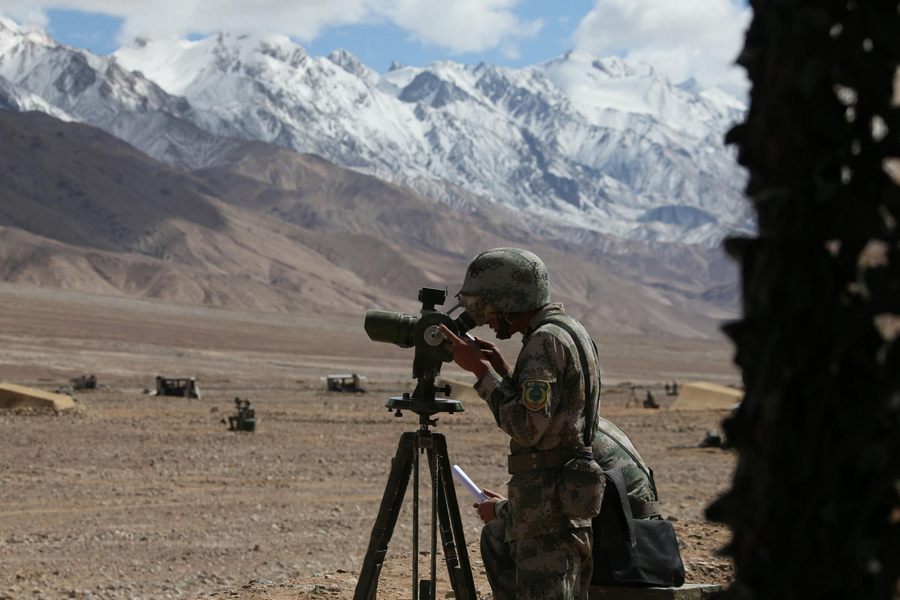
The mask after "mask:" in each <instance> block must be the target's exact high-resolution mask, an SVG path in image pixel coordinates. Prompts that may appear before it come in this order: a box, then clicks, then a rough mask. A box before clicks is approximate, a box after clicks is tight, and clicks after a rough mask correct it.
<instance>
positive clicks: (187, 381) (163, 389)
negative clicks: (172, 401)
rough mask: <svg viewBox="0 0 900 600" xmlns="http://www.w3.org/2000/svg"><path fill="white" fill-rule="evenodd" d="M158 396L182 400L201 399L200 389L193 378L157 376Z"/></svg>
mask: <svg viewBox="0 0 900 600" xmlns="http://www.w3.org/2000/svg"><path fill="white" fill-rule="evenodd" d="M156 395H157V396H180V397H182V398H196V399H198V400H199V399H200V388H199V387H198V386H197V380H196V379H195V378H193V377H163V376H162V375H157V376H156Z"/></svg>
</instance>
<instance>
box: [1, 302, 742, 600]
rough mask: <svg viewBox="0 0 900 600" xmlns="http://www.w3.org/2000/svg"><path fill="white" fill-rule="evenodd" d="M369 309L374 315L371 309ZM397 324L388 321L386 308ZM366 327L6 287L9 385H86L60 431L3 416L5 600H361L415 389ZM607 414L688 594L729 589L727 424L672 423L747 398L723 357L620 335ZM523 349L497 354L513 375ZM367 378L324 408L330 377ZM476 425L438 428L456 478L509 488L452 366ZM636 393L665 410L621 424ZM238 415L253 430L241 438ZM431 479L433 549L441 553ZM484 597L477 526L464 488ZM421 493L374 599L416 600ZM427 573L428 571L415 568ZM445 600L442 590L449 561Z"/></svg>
mask: <svg viewBox="0 0 900 600" xmlns="http://www.w3.org/2000/svg"><path fill="white" fill-rule="evenodd" d="M373 308H375V307H373ZM378 308H390V307H378ZM362 323H363V315H356V316H353V315H349V316H342V315H295V314H262V313H242V312H237V311H226V310H221V309H206V308H201V307H186V306H174V305H168V304H162V303H155V302H147V301H138V300H131V299H123V298H117V297H106V296H92V295H85V294H76V293H72V292H61V291H49V290H41V289H36V288H28V287H24V286H10V285H5V284H0V381H5V382H9V383H17V384H22V385H29V386H33V387H37V388H41V389H44V390H54V389H56V388H58V387H59V386H65V385H67V384H68V382H69V380H70V378H73V377H77V376H80V375H84V374H94V375H96V377H97V379H98V383H99V384H100V385H99V389H97V390H92V391H79V392H73V395H74V396H75V398H76V400H77V407H76V409H74V410H72V411H68V412H65V413H61V414H58V415H57V414H54V413H52V412H42V411H33V410H17V411H0V457H2V459H0V566H2V568H0V598H15V599H19V598H209V597H215V598H239V599H251V598H298V597H299V598H306V597H309V598H328V597H330V598H350V597H352V594H353V589H354V586H355V583H356V578H357V574H358V571H359V568H360V566H361V565H362V560H363V556H364V554H365V551H366V547H367V543H368V539H369V535H370V533H371V528H372V525H373V523H374V519H375V516H376V514H377V510H378V506H379V503H380V500H381V495H382V493H383V491H384V486H385V483H386V480H387V475H388V472H389V470H390V460H391V457H392V456H393V455H394V452H395V450H396V447H397V442H398V440H399V438H400V435H401V434H402V433H403V432H405V431H412V430H414V429H416V428H417V418H416V417H415V415H413V414H409V413H407V414H404V415H402V416H400V417H397V416H395V415H393V414H392V413H391V412H389V411H388V410H387V409H385V408H384V402H385V400H386V399H387V398H388V397H390V396H396V395H399V394H400V393H402V392H404V391H411V389H412V387H413V386H412V384H413V383H414V382H413V381H412V380H411V377H410V376H411V364H412V357H413V351H412V350H411V349H401V348H396V347H394V346H392V345H389V344H381V343H375V342H371V341H369V340H368V338H367V337H366V336H365V333H364V332H363V329H362ZM593 333H594V334H595V338H596V340H597V342H598V345H599V346H600V353H601V357H602V360H603V365H604V384H605V393H604V398H603V405H602V412H603V414H604V416H606V417H607V418H610V419H611V420H613V421H615V422H616V423H618V424H619V425H620V426H621V427H623V428H624V429H625V430H626V431H627V432H628V433H629V434H630V435H631V437H632V438H633V440H634V441H635V443H636V445H637V447H638V448H639V450H640V451H641V453H642V454H643V455H644V457H645V459H646V460H647V461H648V463H649V464H650V465H651V466H652V467H653V469H654V471H655V473H656V478H657V484H658V487H659V491H660V494H661V497H662V500H663V503H664V513H665V515H666V516H667V517H668V518H670V519H671V520H672V521H673V523H674V525H675V528H676V531H677V532H678V534H679V538H680V541H681V543H682V555H683V558H684V561H685V564H686V567H687V579H688V581H689V582H696V583H727V581H728V580H729V577H730V575H731V565H730V563H729V562H728V560H727V559H725V558H723V557H721V556H719V555H718V554H717V551H718V550H719V549H720V548H721V547H722V546H723V545H724V544H725V543H726V542H727V540H728V532H727V530H726V529H725V528H724V527H722V526H720V525H717V524H712V523H709V522H707V521H706V520H705V519H704V516H703V514H704V508H705V507H706V506H707V505H708V504H709V502H710V501H711V500H713V499H714V498H715V497H716V496H717V495H718V494H719V493H721V492H722V491H723V490H724V489H726V488H727V487H728V484H729V480H730V475H731V471H732V469H733V466H734V462H735V457H734V456H733V455H732V454H731V453H729V452H727V451H723V450H719V449H711V448H699V447H697V446H698V444H699V443H700V441H701V440H702V439H703V437H704V435H705V433H706V431H707V430H709V429H713V428H715V427H717V426H718V424H719V422H720V421H721V419H722V418H723V417H724V416H725V414H726V413H725V412H723V411H700V412H680V411H672V410H667V407H668V404H669V403H670V402H671V399H670V398H669V397H667V396H666V395H665V393H664V390H663V385H664V383H665V382H668V381H672V380H677V381H679V382H686V381H694V380H706V381H714V382H719V383H727V384H736V383H737V382H738V381H739V375H738V373H737V371H736V370H735V369H734V367H733V366H732V363H731V356H732V350H731V346H730V345H729V344H728V343H727V342H726V341H724V340H697V339H678V338H658V339H648V338H636V337H609V336H605V335H604V334H603V332H602V331H595V332H593ZM516 345H517V343H516V342H515V341H513V342H510V343H508V344H505V345H504V346H503V349H504V353H505V354H506V355H507V357H508V358H510V359H511V358H513V357H514V356H515V352H516ZM335 372H355V373H359V374H360V375H363V376H365V377H366V379H365V381H364V386H365V387H366V389H367V392H366V393H364V394H340V393H334V392H327V391H326V390H325V386H324V381H323V378H324V376H325V375H327V374H329V373H335ZM157 374H163V375H166V376H188V375H190V376H195V377H197V380H198V382H199V386H200V389H201V391H202V392H203V397H202V399H199V400H188V399H183V398H164V397H155V396H153V395H151V394H147V393H145V392H146V390H152V389H153V388H154V385H155V384H154V378H155V376H156V375H157ZM442 375H443V376H444V377H446V378H447V379H448V380H450V381H452V382H454V392H453V397H454V398H457V399H459V400H461V401H462V402H463V403H464V406H465V411H464V412H462V413H457V414H453V415H446V414H445V415H441V416H440V419H439V423H438V426H437V429H436V430H437V431H439V432H442V433H443V434H444V435H446V436H447V440H448V446H449V453H450V460H451V462H452V463H457V464H460V465H461V466H463V467H464V468H465V469H466V471H467V472H468V473H469V474H470V475H471V476H472V478H473V479H474V480H475V481H477V482H478V483H480V484H481V485H483V486H484V487H487V488H490V489H494V490H498V491H503V490H504V488H505V482H506V478H507V475H506V472H505V456H506V445H507V439H506V437H505V436H504V434H503V433H502V432H501V431H500V430H499V429H497V427H496V425H495V424H494V422H493V419H492V417H491V415H490V413H489V411H488V410H487V408H486V407H485V406H484V404H483V403H482V402H481V400H479V399H478V398H477V396H475V395H474V393H473V392H472V390H471V387H470V384H471V382H472V381H471V379H472V378H471V376H469V375H468V374H467V373H464V372H462V371H460V370H459V369H457V368H456V367H455V366H453V365H445V366H444V368H443V371H442ZM629 384H635V385H637V386H638V390H639V393H640V394H642V393H643V391H644V390H645V389H651V390H653V392H654V395H655V396H656V398H657V399H658V400H660V402H661V404H663V408H662V409H660V410H651V409H644V408H641V407H635V406H626V402H627V400H628V396H629V392H628V390H629ZM235 397H241V398H248V399H250V400H252V402H253V404H254V406H255V407H256V414H257V420H258V425H257V430H256V431H255V432H252V433H249V432H240V433H235V432H229V431H227V427H226V426H225V425H224V424H223V423H222V419H223V418H225V417H227V416H228V415H229V414H231V413H232V409H233V406H234V404H233V400H234V398H235ZM430 493H431V492H430V488H429V485H428V484H427V482H424V481H423V483H422V486H421V490H420V494H421V497H422V504H423V513H422V516H421V521H420V522H421V523H422V531H420V540H421V541H420V550H422V549H426V548H427V547H428V546H429V545H430V544H429V542H428V539H429V531H428V528H427V524H428V523H429V517H428V508H429V507H428V504H429V499H430ZM457 493H458V495H459V499H460V505H461V508H462V510H461V512H462V520H463V524H464V527H465V535H466V541H467V542H468V544H467V547H468V553H469V558H470V561H471V563H472V566H473V572H474V576H475V581H476V586H477V588H478V590H479V594H480V595H489V588H488V585H487V583H486V580H485V578H484V574H483V568H482V564H481V558H480V553H479V550H478V535H479V531H480V522H479V521H478V519H477V517H476V515H475V514H474V511H473V510H472V509H471V508H470V506H471V502H470V500H469V498H468V497H467V495H466V492H465V491H464V490H463V489H462V488H459V487H457ZM411 495H412V489H410V490H409V491H408V492H407V501H406V502H405V503H404V507H403V512H402V514H401V515H400V518H399V520H398V524H397V529H396V531H395V533H394V536H393V539H392V541H391V544H390V548H389V558H388V562H387V564H386V567H385V571H384V572H383V573H382V575H381V578H380V585H379V597H383V598H388V599H391V598H398V599H399V598H409V597H410V596H411V592H410V590H411V581H410V573H411V563H412V555H411V551H412V543H411V531H412V512H411V504H412V502H411V497H412V496H411ZM419 559H420V565H421V567H420V575H421V574H422V573H425V572H426V570H427V567H428V563H429V560H428V558H427V557H426V556H420V557H419ZM438 579H439V589H438V593H439V597H444V594H445V592H446V591H447V590H449V585H448V583H447V580H446V576H445V573H444V571H443V566H442V564H441V559H440V557H439V560H438Z"/></svg>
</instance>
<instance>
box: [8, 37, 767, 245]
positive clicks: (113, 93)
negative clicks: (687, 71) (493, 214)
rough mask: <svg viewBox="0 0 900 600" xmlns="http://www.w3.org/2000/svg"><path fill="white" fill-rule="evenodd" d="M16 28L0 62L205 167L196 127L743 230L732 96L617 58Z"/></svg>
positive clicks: (672, 228) (505, 194)
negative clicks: (385, 51)
mask: <svg viewBox="0 0 900 600" xmlns="http://www.w3.org/2000/svg"><path fill="white" fill-rule="evenodd" d="M22 31H23V30H22V29H21V28H14V24H13V25H12V26H6V25H4V26H3V28H2V29H0V44H4V46H0V48H5V49H4V50H2V51H0V75H2V76H4V77H6V78H7V79H8V80H9V81H10V82H11V83H12V84H14V85H15V86H17V88H18V89H20V90H24V91H26V92H28V93H30V94H34V95H35V96H37V97H40V98H42V99H43V100H44V101H45V102H47V104H48V105H50V106H53V107H56V108H59V109H61V110H64V111H66V112H68V113H69V114H71V115H73V116H75V117H76V118H78V119H80V120H83V121H84V122H87V123H90V124H93V125H96V126H99V127H101V128H104V129H106V130H107V131H110V132H112V133H114V134H115V135H118V136H119V137H122V138H123V139H126V140H127V141H129V142H130V143H132V144H134V145H136V146H137V147H139V148H141V149H144V150H145V151H146V152H148V153H150V154H151V155H152V156H154V157H156V158H159V159H161V160H165V161H169V162H170V163H171V164H178V165H181V166H190V167H191V168H199V167H203V166H209V165H211V164H215V163H216V161H218V160H220V157H221V148H222V144H221V143H220V141H216V140H215V139H213V138H217V139H219V140H221V137H223V136H227V137H236V138H241V139H246V140H255V141H263V142H270V143H273V144H276V145H279V146H283V147H287V148H290V149H293V150H297V151H300V152H307V153H314V154H318V155H320V156H322V157H324V158H326V159H328V160H330V161H332V162H335V163H337V164H339V165H342V166H346V167H351V168H354V169H357V170H359V171H363V172H366V173H369V174H374V175H376V176H378V177H380V178H382V179H386V180H389V181H391V182H394V183H399V184H403V185H407V186H410V187H413V188H414V189H416V190H417V191H419V192H422V193H424V194H426V195H427V196H430V197H432V198H436V199H439V200H441V201H442V202H444V203H446V204H447V205H449V206H451V207H472V206H477V205H483V204H485V203H497V204H498V205H503V206H507V207H512V208H515V209H516V210H519V211H522V212H523V214H525V215H528V216H529V218H537V219H539V220H540V222H542V223H548V224H549V223H555V224H561V225H563V226H565V227H573V228H576V229H580V230H590V231H594V232H601V233H604V234H612V235H616V236H621V237H624V238H631V239H641V240H658V241H677V242H687V243H705V244H712V243H717V242H718V241H719V240H720V239H721V238H722V237H724V236H725V235H727V234H728V233H729V232H731V231H734V230H746V229H747V228H748V227H750V226H751V224H750V222H749V218H748V216H747V215H748V214H749V209H748V208H747V207H746V206H745V203H744V200H743V194H742V188H743V185H744V180H745V175H744V173H743V172H742V171H741V170H740V168H739V167H738V166H737V164H736V162H735V160H734V157H733V155H732V153H731V152H729V151H728V149H726V148H725V146H724V144H723V141H722V139H723V136H724V133H725V131H726V130H727V129H728V128H729V127H730V125H731V124H732V123H733V122H735V121H737V120H738V119H739V118H740V116H741V108H740V103H739V102H738V101H737V100H735V99H729V98H728V97H727V96H726V95H724V94H723V93H722V92H721V91H717V90H703V91H700V92H697V91H696V90H692V89H687V88H686V87H685V86H681V87H679V86H675V85H673V84H672V83H671V82H669V81H668V80H667V79H666V78H665V77H663V76H662V75H660V74H658V73H656V72H655V71H654V70H653V69H652V68H651V67H649V66H647V65H642V64H640V63H635V62H632V61H626V60H623V59H621V58H618V57H605V58H604V57H595V56H591V55H589V54H587V53H584V52H575V51H573V52H568V53H566V54H565V55H564V56H561V57H559V58H557V59H554V60H551V61H546V62H544V63H541V64H537V65H534V66H531V67H527V68H522V69H513V68H506V67H498V66H494V65H488V64H483V63H482V64H478V65H463V64H459V63H455V62H451V61H441V62H436V63H433V64H431V65H428V66H427V67H410V66H402V65H399V64H393V65H392V67H391V70H390V71H388V72H387V73H384V74H383V75H381V74H378V73H376V72H375V71H373V70H371V69H369V68H368V67H366V66H365V65H363V64H362V63H361V62H360V61H359V60H358V59H357V58H356V57H355V56H353V55H352V54H350V53H349V52H346V51H344V50H337V51H335V52H332V53H331V54H330V55H329V56H328V57H314V56H310V55H309V54H307V52H306V51H305V50H304V49H303V48H302V47H301V46H300V45H298V44H296V43H294V42H293V41H291V40H290V39H289V38H287V37H285V36H280V35H234V34H229V33H219V34H215V35H211V36H208V37H206V38H204V39H201V40H196V41H187V40H179V39H172V38H169V39H154V40H146V39H142V40H136V41H135V42H134V43H132V44H131V45H130V46H128V47H125V48H122V49H120V50H119V51H117V52H116V53H115V54H114V55H113V56H112V57H99V56H94V55H92V54H90V53H87V52H83V51H76V50H73V49H71V48H67V47H63V46H60V45H58V44H55V43H52V40H49V38H46V36H44V38H42V39H44V41H43V42H39V41H31V42H29V41H27V40H26V39H25V38H26V37H27V35H31V34H24V33H22ZM38 38H40V35H38ZM11 40H12V41H11ZM36 40H37V38H36Z"/></svg>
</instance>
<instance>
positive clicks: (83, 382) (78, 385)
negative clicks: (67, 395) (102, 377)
mask: <svg viewBox="0 0 900 600" xmlns="http://www.w3.org/2000/svg"><path fill="white" fill-rule="evenodd" d="M70 381H71V382H72V389H73V390H95V389H97V377H96V376H95V375H82V376H81V377H74V378H72V379H71V380H70Z"/></svg>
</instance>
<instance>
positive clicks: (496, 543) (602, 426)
mask: <svg viewBox="0 0 900 600" xmlns="http://www.w3.org/2000/svg"><path fill="white" fill-rule="evenodd" d="M599 421H600V423H599V428H598V429H597V431H596V433H595V434H594V440H593V445H592V446H593V453H594V459H595V460H596V461H597V462H598V463H599V464H600V465H601V467H603V470H604V471H608V470H611V469H617V468H618V469H621V471H622V475H623V477H624V480H625V482H626V488H627V494H628V500H629V504H630V505H631V510H632V512H633V513H634V514H635V515H643V516H644V518H649V517H651V516H655V515H656V514H658V512H659V511H658V504H657V500H658V498H657V494H656V488H655V486H654V484H653V482H652V481H651V479H650V477H648V473H650V472H651V471H650V470H649V469H648V468H647V466H646V464H645V463H644V461H643V459H642V458H641V456H640V454H638V452H637V450H636V449H635V447H634V445H633V444H632V443H631V440H630V439H628V436H627V435H625V432H623V431H622V430H621V429H619V428H618V427H617V426H616V425H615V424H614V423H612V422H611V421H609V420H607V419H604V418H602V417H601V418H600V419H599ZM623 447H624V448H623ZM495 510H496V515H497V518H496V519H494V520H493V521H491V522H489V523H487V524H485V526H484V527H483V528H482V530H481V557H482V560H483V561H484V568H485V571H486V573H487V577H488V581H489V582H490V584H491V589H492V590H493V592H494V598H497V599H498V600H501V599H502V600H506V599H512V598H517V596H516V586H515V582H516V578H515V574H516V557H517V550H519V549H518V548H517V547H516V542H514V541H507V535H506V534H507V531H508V530H509V528H510V522H509V518H510V512H509V507H508V502H507V501H506V500H501V501H500V502H498V503H497V504H496V506H495ZM594 543H599V542H598V541H596V540H593V541H592V544H594ZM572 547H573V544H571V543H567V544H563V545H561V546H560V548H561V550H562V552H571V548H572ZM575 547H577V546H575ZM587 552H588V559H587V560H590V549H588V551H587ZM559 558H562V557H561V556H560V557H559ZM558 564H562V561H561V560H560V561H559V563H558ZM587 577H588V581H590V572H588V575H587ZM574 595H575V594H574V593H572V594H568V593H567V594H565V595H559V596H557V597H572V596H574Z"/></svg>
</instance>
